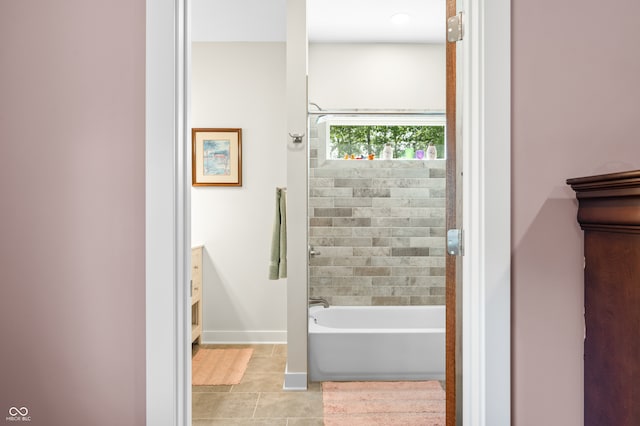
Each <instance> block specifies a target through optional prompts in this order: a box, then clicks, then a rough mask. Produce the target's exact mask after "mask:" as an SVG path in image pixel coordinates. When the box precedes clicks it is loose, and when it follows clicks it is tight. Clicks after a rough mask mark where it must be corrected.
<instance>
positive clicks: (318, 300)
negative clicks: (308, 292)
mask: <svg viewBox="0 0 640 426" xmlns="http://www.w3.org/2000/svg"><path fill="white" fill-rule="evenodd" d="M311 305H322V306H324V307H325V308H328V307H329V302H328V301H327V299H325V298H323V297H310V298H309V306H311Z"/></svg>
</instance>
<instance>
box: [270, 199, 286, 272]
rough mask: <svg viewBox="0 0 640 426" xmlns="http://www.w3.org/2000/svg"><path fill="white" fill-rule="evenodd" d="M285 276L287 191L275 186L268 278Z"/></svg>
mask: <svg viewBox="0 0 640 426" xmlns="http://www.w3.org/2000/svg"><path fill="white" fill-rule="evenodd" d="M286 277H287V191H286V190H283V189H281V188H276V213H275V220H274V223H273V237H272V239H271V259H270V262H269V279H270V280H277V279H278V278H286Z"/></svg>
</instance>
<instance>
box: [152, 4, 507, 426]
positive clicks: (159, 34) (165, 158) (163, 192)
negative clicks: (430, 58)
mask: <svg viewBox="0 0 640 426" xmlns="http://www.w3.org/2000/svg"><path fill="white" fill-rule="evenodd" d="M459 4H460V10H464V12H465V15H466V17H467V24H466V34H467V35H466V37H465V41H463V42H462V43H461V44H460V46H459V47H462V48H461V49H460V53H459V55H461V56H458V58H461V60H462V63H463V76H462V78H461V79H460V80H459V82H458V84H459V87H461V88H462V92H463V99H462V107H461V108H460V112H461V114H462V120H463V128H464V129H465V132H464V133H463V136H462V150H463V157H464V158H465V164H464V165H463V170H462V171H463V176H462V179H463V187H464V188H465V191H464V194H463V197H464V200H463V216H464V219H463V228H464V229H465V230H466V232H465V239H466V241H465V243H466V244H465V245H466V251H465V253H466V255H465V256H464V258H463V270H464V274H463V295H462V297H463V312H464V315H463V320H462V321H463V329H464V332H463V365H462V368H463V370H464V371H465V374H464V376H463V395H462V397H463V419H462V423H463V424H464V425H465V426H472V425H473V426H475V425H479V426H484V425H487V424H489V425H492V426H493V425H495V426H500V425H508V424H509V423H510V416H511V409H510V406H511V397H510V381H511V375H510V361H511V359H510V321H511V319H510V251H511V241H510V208H511V207H510V204H511V200H510V180H511V170H510V143H511V141H510V105H511V100H510V63H511V60H510V31H511V30H510V2H509V0H492V1H491V2H489V1H488V0H459ZM189 5H190V0H146V11H147V12H146V13H147V20H146V34H147V47H146V63H147V71H146V88H147V90H146V195H145V198H146V201H145V203H146V266H145V267H146V348H147V360H146V367H147V368H146V395H147V397H146V413H147V424H148V425H154V426H163V425H188V424H190V422H191V410H190V406H191V392H190V391H189V388H190V378H191V375H190V356H189V351H188V349H189V336H187V334H188V333H186V330H187V326H188V325H189V324H190V318H189V316H190V312H188V310H186V309H185V308H184V307H185V306H186V300H187V297H188V295H187V292H186V286H185V285H183V284H184V283H185V282H188V276H187V274H188V268H186V267H185V266H186V265H188V261H189V260H188V259H187V255H188V249H189V247H190V232H189V218H190V214H189V209H190V206H189V203H188V201H189V198H188V197H189V188H190V186H189V180H188V176H187V174H186V169H187V168H188V167H186V165H187V160H188V158H189V155H190V154H189V149H188V146H189V144H188V140H189V139H188V134H187V133H188V132H187V129H186V123H188V111H187V108H186V101H185V95H186V94H187V93H188V90H186V85H187V84H188V81H187V80H188V79H187V78H186V77H185V74H186V73H185V66H187V64H188V63H187V62H186V60H187V59H188V54H189V50H188V47H189V46H188V40H189V35H188V34H186V31H185V30H186V29H188V28H189V25H188V22H187V21H188V16H189V14H188V13H187V11H188V8H189ZM487 93H491V96H490V97H487V96H485V94H487ZM488 236H491V237H490V238H488Z"/></svg>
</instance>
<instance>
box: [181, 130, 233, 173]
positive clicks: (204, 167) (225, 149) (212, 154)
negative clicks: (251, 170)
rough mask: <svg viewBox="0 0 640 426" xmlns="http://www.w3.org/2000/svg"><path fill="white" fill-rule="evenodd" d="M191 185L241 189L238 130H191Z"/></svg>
mask: <svg viewBox="0 0 640 426" xmlns="http://www.w3.org/2000/svg"><path fill="white" fill-rule="evenodd" d="M191 144H192V152H191V157H192V158H191V162H192V172H191V173H192V182H191V184H192V185H193V186H242V129H192V131H191Z"/></svg>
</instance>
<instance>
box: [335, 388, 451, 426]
mask: <svg viewBox="0 0 640 426" xmlns="http://www.w3.org/2000/svg"><path fill="white" fill-rule="evenodd" d="M445 396H446V394H445V391H444V390H443V389H442V386H441V385H440V383H439V382H437V381H426V382H323V383H322V404H323V409H324V424H325V426H343V425H345V426H346V425H348V426H374V425H380V426H382V425H384V426H394V425H398V426H445Z"/></svg>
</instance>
